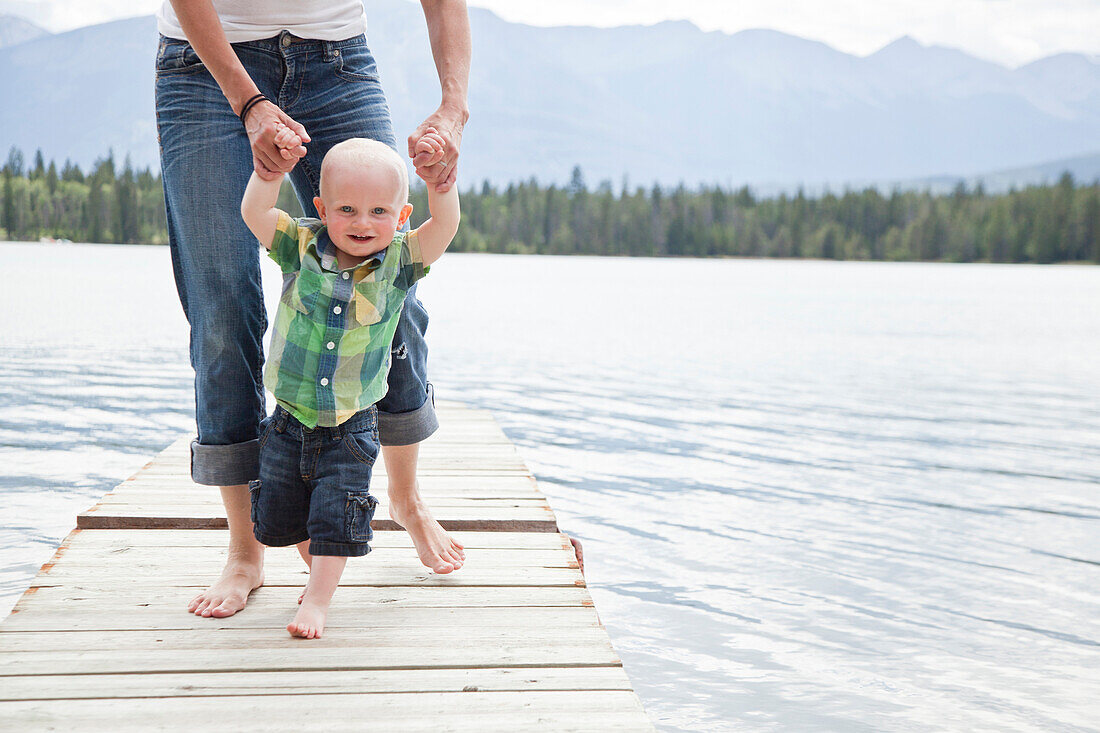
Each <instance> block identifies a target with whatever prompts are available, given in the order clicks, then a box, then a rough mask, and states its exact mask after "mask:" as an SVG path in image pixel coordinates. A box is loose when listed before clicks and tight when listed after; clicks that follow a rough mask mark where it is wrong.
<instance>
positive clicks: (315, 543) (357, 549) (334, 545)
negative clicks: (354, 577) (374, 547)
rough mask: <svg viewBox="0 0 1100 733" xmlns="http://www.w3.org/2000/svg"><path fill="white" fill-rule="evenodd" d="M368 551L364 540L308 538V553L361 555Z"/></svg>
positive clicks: (345, 555)
mask: <svg viewBox="0 0 1100 733" xmlns="http://www.w3.org/2000/svg"><path fill="white" fill-rule="evenodd" d="M368 552H370V545H368V544H367V543H366V542H323V541H319V540H310V542H309V554H310V555H321V556H325V555H328V556H330V557H362V556H363V555H366V554H367V553H368Z"/></svg>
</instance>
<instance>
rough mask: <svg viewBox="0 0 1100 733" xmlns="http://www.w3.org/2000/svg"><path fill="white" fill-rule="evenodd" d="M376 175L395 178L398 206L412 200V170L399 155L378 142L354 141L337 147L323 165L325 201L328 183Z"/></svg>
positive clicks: (355, 138) (360, 138) (322, 187)
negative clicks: (365, 173) (387, 174)
mask: <svg viewBox="0 0 1100 733" xmlns="http://www.w3.org/2000/svg"><path fill="white" fill-rule="evenodd" d="M367 170H369V171H373V172H377V173H382V172H383V171H388V172H390V173H391V174H392V184H393V187H394V194H395V196H396V203H397V204H398V205H399V206H400V205H404V203H405V202H406V201H408V200H409V170H408V168H406V167H405V161H404V159H403V158H402V157H401V156H400V155H398V154H397V151H396V150H394V149H393V148H391V147H390V146H388V145H386V144H385V143H380V142H378V141H377V140H368V139H367V138H363V137H353V138H350V139H348V140H345V141H343V142H342V143H337V144H336V145H334V146H333V147H332V149H331V150H329V151H328V153H326V154H325V159H324V160H323V161H321V198H327V197H326V196H325V188H326V186H325V179H329V180H332V179H333V178H337V177H339V178H344V177H345V174H348V173H354V172H357V171H367Z"/></svg>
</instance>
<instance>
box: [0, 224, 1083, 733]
mask: <svg viewBox="0 0 1100 733" xmlns="http://www.w3.org/2000/svg"><path fill="white" fill-rule="evenodd" d="M269 264H270V263H269ZM0 267H2V272H3V275H4V277H3V280H4V288H2V289H0V313H2V314H3V315H2V316H0V462H2V464H3V466H4V470H3V471H0V495H2V500H3V507H4V509H3V515H2V516H3V518H2V520H0V572H2V575H0V610H2V611H5V612H6V611H7V610H8V609H9V608H10V606H11V605H12V604H13V603H14V602H15V600H16V599H17V598H18V596H19V594H20V593H21V592H22V590H23V589H24V588H25V587H26V586H27V584H28V582H29V581H30V579H31V578H32V577H33V575H34V573H35V572H36V570H37V568H38V566H39V564H41V563H42V562H44V561H45V560H46V559H47V558H48V557H49V556H50V555H51V554H52V552H53V550H54V547H55V546H56V544H57V542H58V541H59V540H60V539H61V538H62V537H63V536H64V535H65V534H66V533H67V532H68V530H69V529H70V528H71V527H72V526H73V525H74V522H75V514H76V513H77V512H78V511H80V510H82V509H84V508H86V507H87V506H89V505H90V504H92V503H94V501H95V500H96V498H97V497H98V496H99V495H100V494H102V493H103V492H104V491H106V490H108V489H110V488H111V487H112V486H113V485H115V484H116V483H118V481H120V480H121V479H123V478H125V477H126V476H128V475H129V474H131V473H132V472H133V471H134V470H136V469H137V468H139V467H140V466H141V465H142V464H143V463H144V462H145V461H146V460H148V458H149V457H150V456H152V455H153V454H154V453H156V452H157V451H159V450H160V449H162V448H164V447H165V446H166V445H167V444H168V443H170V442H171V441H172V440H174V439H175V438H176V437H178V436H179V435H180V434H181V433H183V432H184V431H188V430H192V429H193V426H192V404H193V403H192V400H193V397H192V392H191V371H190V368H189V366H188V364H187V351H186V342H187V330H186V323H185V322H184V320H183V317H182V314H181V312H180V307H179V302H178V300H177V299H176V294H175V290H174V286H173V284H172V280H171V275H170V265H169V258H168V251H167V249H166V248H154V247H148V248H146V247H117V246H100V245H72V246H43V245H21V244H0ZM273 275H274V266H273V265H272V266H270V267H267V268H266V269H265V281H266V285H267V286H268V295H269V303H270V302H273V300H274V297H275V296H276V294H277V292H276V291H277V287H278V283H277V281H276V278H275V277H273ZM421 299H422V300H423V301H424V302H425V303H426V305H427V306H428V309H429V312H430V313H431V314H432V319H433V320H432V323H431V326H430V328H429V344H430V346H431V349H432V351H431V368H430V372H431V375H432V379H433V382H434V383H435V384H436V387H437V394H438V395H439V397H441V398H445V399H456V400H463V401H465V402H468V403H470V404H472V405H475V406H477V407H482V408H486V409H488V410H491V411H492V412H493V414H494V415H495V416H496V417H497V419H498V420H499V421H500V422H501V424H502V425H503V427H504V428H505V430H506V431H507V433H508V435H509V436H510V437H511V438H512V439H513V440H514V441H515V442H516V443H517V444H518V445H519V448H520V451H521V453H522V454H523V456H524V457H525V458H526V460H527V461H528V464H529V465H530V466H531V468H532V469H533V471H534V472H535V474H536V475H537V477H538V478H539V481H540V483H541V485H542V487H543V489H544V490H545V492H546V493H547V494H548V495H549V496H550V500H551V503H552V504H553V506H554V509H555V511H556V512H557V515H558V518H559V522H560V524H561V526H562V527H563V528H564V529H565V530H567V531H569V532H571V533H574V534H576V535H577V536H579V537H581V538H582V539H583V540H584V541H585V550H586V566H587V579H588V582H589V584H590V587H591V592H592V595H593V596H594V598H595V600H596V604H597V607H598V608H599V610H600V615H601V618H602V619H603V621H604V623H605V624H606V625H607V628H608V630H609V632H610V634H611V636H612V639H613V641H614V643H615V647H616V649H618V651H619V653H620V654H621V655H622V657H623V660H624V664H625V666H626V670H627V672H628V673H629V674H630V677H631V679H632V680H633V682H634V685H635V687H636V689H637V691H638V693H639V694H640V695H641V698H642V700H643V702H644V703H645V706H646V709H647V711H648V712H649V715H650V716H651V718H652V719H653V720H654V722H655V723H656V724H657V725H658V727H660V728H661V729H663V730H698V731H717V730H750V731H752V730H760V731H765V730H769V731H770V730H780V731H846V732H847V731H928V730H948V729H949V730H960V731H972V730H1043V731H1084V730H1096V729H1097V728H1096V726H1097V725H1098V724H1100V705H1098V702H1097V701H1098V700H1100V671H1098V670H1100V268H1086V267H1028V266H996V265H939V264H883V263H833V262H780V261H757V260H724V261H709V260H653V259H605V258H581V257H576V258H558V257H508V256H494V255H447V256H446V257H444V259H443V260H441V261H440V262H439V263H438V264H437V265H436V266H435V267H433V271H432V274H431V276H429V277H428V278H427V279H426V280H425V281H424V282H423V284H422V289H421Z"/></svg>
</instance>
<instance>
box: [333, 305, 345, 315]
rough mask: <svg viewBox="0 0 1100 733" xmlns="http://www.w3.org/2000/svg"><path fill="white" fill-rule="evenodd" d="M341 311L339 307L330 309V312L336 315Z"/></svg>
mask: <svg viewBox="0 0 1100 733" xmlns="http://www.w3.org/2000/svg"><path fill="white" fill-rule="evenodd" d="M342 310H344V309H343V308H341V307H340V306H336V307H335V308H333V309H332V312H333V313H335V314H336V315H340V311H342Z"/></svg>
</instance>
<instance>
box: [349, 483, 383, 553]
mask: <svg viewBox="0 0 1100 733" xmlns="http://www.w3.org/2000/svg"><path fill="white" fill-rule="evenodd" d="M377 506H378V500H377V499H375V498H374V497H373V496H371V495H370V494H368V493H366V492H354V493H348V500H347V503H346V505H345V507H344V533H345V535H347V539H348V542H370V540H371V538H372V537H373V536H374V533H373V532H372V531H371V528H370V523H371V520H372V519H374V510H375V508H376V507H377Z"/></svg>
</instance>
